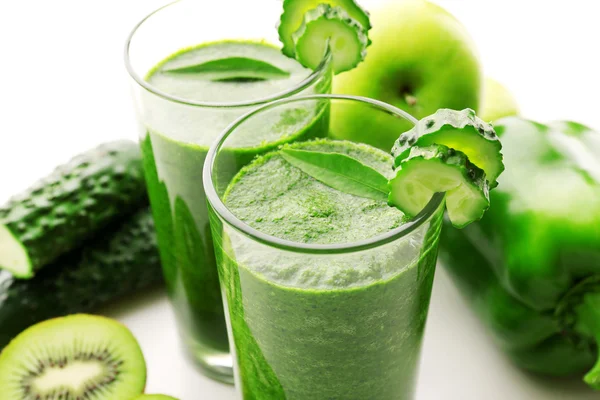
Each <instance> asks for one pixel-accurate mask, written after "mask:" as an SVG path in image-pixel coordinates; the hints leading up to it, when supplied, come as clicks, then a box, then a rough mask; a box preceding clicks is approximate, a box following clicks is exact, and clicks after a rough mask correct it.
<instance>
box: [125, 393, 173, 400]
mask: <svg viewBox="0 0 600 400" xmlns="http://www.w3.org/2000/svg"><path fill="white" fill-rule="evenodd" d="M133 400H179V399H176V398H175V397H171V396H167V395H164V394H143V395H141V396H140V397H136V398H135V399H133Z"/></svg>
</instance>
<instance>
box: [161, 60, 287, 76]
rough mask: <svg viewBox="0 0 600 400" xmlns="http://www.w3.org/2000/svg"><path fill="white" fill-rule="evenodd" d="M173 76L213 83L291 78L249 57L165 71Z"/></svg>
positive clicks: (269, 65)
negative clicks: (185, 76) (181, 75)
mask: <svg viewBox="0 0 600 400" xmlns="http://www.w3.org/2000/svg"><path fill="white" fill-rule="evenodd" d="M162 72H166V73H172V74H194V75H195V76H197V77H199V78H201V79H206V80H211V81H239V80H272V79H284V78H287V77H289V76H290V73H289V72H288V71H284V70H282V69H281V68H278V67H276V66H275V65H273V64H270V63H268V62H266V61H262V60H256V59H254V58H247V57H227V58H221V59H217V60H211V61H207V62H204V63H201V64H193V65H186V66H183V67H177V68H170V69H164V70H163V71H162Z"/></svg>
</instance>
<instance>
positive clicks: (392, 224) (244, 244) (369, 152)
mask: <svg viewBox="0 0 600 400" xmlns="http://www.w3.org/2000/svg"><path fill="white" fill-rule="evenodd" d="M324 105H329V106H330V107H331V110H332V114H331V115H332V118H335V117H336V115H338V116H339V115H344V114H345V112H342V111H348V110H353V111H354V112H359V113H361V115H362V116H363V117H364V118H365V119H366V122H368V121H371V125H372V126H375V125H376V124H375V122H377V123H379V124H384V125H386V126H388V127H389V128H390V129H398V131H399V132H401V131H402V129H403V127H404V125H405V124H406V121H405V120H408V121H409V122H411V123H414V122H415V121H414V119H413V118H412V117H410V116H408V115H407V114H406V113H404V112H402V111H401V110H399V109H397V108H395V107H392V106H390V105H386V104H384V103H380V102H377V101H375V100H370V99H365V98H349V97H344V96H335V95H316V96H308V97H305V96H303V97H295V98H291V99H284V100H280V101H276V102H273V103H270V104H268V105H266V106H264V107H262V108H260V109H257V110H254V111H252V112H250V113H249V114H247V115H245V116H244V117H241V118H240V119H238V120H237V121H236V122H235V123H233V124H232V125H230V127H229V128H228V129H227V130H226V131H225V132H224V133H223V135H222V136H221V137H220V139H219V140H218V141H217V142H216V144H215V145H213V147H211V150H210V151H209V154H208V156H207V159H206V163H205V167H204V186H205V189H206V193H207V198H208V200H209V203H210V208H209V210H210V217H211V227H212V230H213V237H214V244H215V251H216V257H217V264H218V268H219V275H220V278H221V286H222V290H223V293H224V300H225V302H226V315H227V321H228V328H229V334H230V335H231V338H232V339H231V343H232V345H233V349H232V351H233V353H234V355H235V357H234V360H235V372H236V386H237V388H238V390H239V396H240V397H239V398H240V399H244V400H281V399H286V400H307V399H310V400H331V399H340V400H350V399H356V400H366V399H373V400H412V399H413V398H414V393H415V382H416V375H417V366H418V362H419V358H420V352H421V342H422V339H423V330H424V327H425V322H426V319H427V312H428V307H429V299H430V296H431V288H432V284H433V276H434V273H435V264H436V259H437V248H438V241H439V235H440V230H441V222H442V217H443V212H444V194H442V193H437V194H434V195H433V197H432V198H431V200H430V201H429V203H428V204H427V206H426V207H425V209H424V210H423V211H422V212H420V213H419V214H418V215H417V216H415V217H414V218H411V217H408V216H407V215H405V214H404V213H403V212H402V211H400V210H399V209H397V208H395V207H391V206H389V205H388V203H387V200H386V198H377V199H373V198H371V197H363V196H361V195H359V194H356V193H353V192H352V191H350V192H348V191H345V190H344V188H346V189H347V188H348V186H349V184H348V179H352V178H354V179H360V176H356V175H352V176H351V177H350V178H348V176H347V175H345V172H347V171H351V170H353V171H356V169H352V168H346V169H345V171H343V172H341V170H342V168H338V169H337V170H336V169H335V168H334V169H331V168H329V167H327V165H331V163H333V162H331V163H329V164H328V162H323V163H320V162H315V157H319V159H320V160H321V161H323V159H324V158H326V159H329V157H331V156H334V157H335V160H336V161H335V162H336V163H337V164H338V165H344V166H348V165H350V166H351V165H352V163H350V164H348V159H349V158H351V159H354V162H360V163H362V164H364V165H365V166H366V167H370V168H371V169H373V170H375V171H377V172H379V174H381V175H383V176H384V177H385V178H388V179H390V178H391V177H393V176H394V170H393V168H392V167H393V159H392V157H391V156H390V154H389V153H385V152H383V151H381V150H379V149H376V148H373V147H371V146H368V145H365V144H360V143H354V142H348V141H335V140H330V139H316V140H307V141H298V142H295V143H293V144H289V145H285V146H282V147H280V148H278V149H275V150H274V151H271V152H269V153H267V154H266V155H263V156H260V157H257V158H255V159H254V160H253V161H252V162H251V163H250V164H248V165H247V166H245V167H244V168H243V169H242V170H240V171H239V172H238V173H237V174H236V175H235V177H233V178H231V176H230V174H229V173H228V172H229V170H228V169H227V168H224V166H225V165H227V164H228V163H229V162H230V160H231V158H230V156H229V155H228V150H227V148H228V146H229V144H230V143H235V142H236V141H237V140H238V138H237V137H238V135H245V134H246V132H247V130H248V129H252V130H254V131H257V132H263V131H265V132H266V131H268V130H269V129H271V126H270V124H269V123H268V121H269V120H270V118H271V117H272V116H273V115H277V114H278V113H279V112H281V110H285V109H289V108H298V107H300V108H304V109H312V108H317V109H318V108H321V107H324ZM338 112H339V113H338ZM346 115H347V114H346ZM332 122H333V123H332V124H331V127H332V129H334V128H335V127H336V126H337V127H339V126H340V124H342V125H343V124H344V121H343V120H337V121H333V120H332ZM262 123H266V124H265V125H262ZM366 125H368V124H366ZM347 129H353V127H352V126H348V127H347ZM358 129H363V128H362V127H358ZM372 133H373V134H376V132H372ZM291 154H296V156H297V157H300V158H296V159H294V158H293V157H294V156H291ZM302 154H304V156H300V155H302ZM309 155H310V156H309ZM290 157H292V158H290ZM304 157H308V158H304ZM323 157H324V158H323ZM294 160H295V161H294ZM299 160H300V162H298V161H299ZM307 160H312V161H313V162H311V161H307ZM318 168H321V169H320V171H322V170H323V169H326V170H328V171H330V172H331V174H329V175H328V176H329V183H330V184H331V183H332V180H334V179H336V181H335V182H333V184H332V185H330V184H325V183H323V182H322V181H321V180H319V179H317V178H315V177H314V175H311V172H315V169H318ZM333 171H335V172H333ZM223 172H226V174H225V175H226V176H225V177H224V176H223ZM317 175H319V174H318V173H317ZM322 176H323V175H321V177H322ZM332 177H333V178H332ZM338 178H339V179H338ZM226 180H228V181H229V182H228V185H227V187H226V188H225V190H223V189H222V187H223V184H224V181H226ZM350 186H352V185H350Z"/></svg>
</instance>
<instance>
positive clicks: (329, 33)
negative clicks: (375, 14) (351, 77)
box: [292, 4, 369, 74]
mask: <svg viewBox="0 0 600 400" xmlns="http://www.w3.org/2000/svg"><path fill="white" fill-rule="evenodd" d="M292 38H293V40H294V45H295V48H296V59H297V60H298V61H299V62H300V64H302V65H303V66H305V67H307V68H310V69H313V70H315V69H316V68H317V67H318V66H319V64H320V63H321V62H322V61H323V56H324V54H325V52H326V50H327V47H329V49H330V50H331V53H332V57H333V61H332V63H333V73H334V74H339V73H340V72H344V71H348V70H351V69H353V68H354V67H356V66H357V65H358V63H360V62H361V61H363V60H364V59H365V57H366V55H367V46H368V45H369V37H368V35H367V31H366V30H365V29H364V28H363V27H362V26H361V25H360V24H359V23H358V22H357V21H355V20H354V19H352V18H350V17H349V16H348V13H346V11H344V9H342V8H341V7H331V6H329V5H327V4H320V5H319V6H318V7H317V8H315V9H313V10H310V11H308V12H307V13H306V15H305V17H304V22H303V23H302V26H301V27H300V28H299V29H298V30H297V31H296V32H295V33H294V34H293V35H292Z"/></svg>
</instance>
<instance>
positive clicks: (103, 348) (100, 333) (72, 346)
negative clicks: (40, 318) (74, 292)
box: [0, 314, 146, 400]
mask: <svg viewBox="0 0 600 400" xmlns="http://www.w3.org/2000/svg"><path fill="white" fill-rule="evenodd" d="M145 386H146V363H145V361H144V356H143V354H142V351H141V349H140V346H139V344H138V342H137V341H136V339H135V338H134V336H133V334H132V333H131V332H130V331H129V330H128V329H127V328H126V327H125V326H124V325H121V324H120V323H118V322H117V321H114V320H111V319H109V318H105V317H99V316H92V315H85V314H77V315H71V316H67V317H62V318H55V319H50V320H47V321H45V322H41V323H39V324H37V325H34V326H32V327H30V328H28V329H26V330H25V331H23V332H22V333H21V334H20V335H19V336H17V337H16V338H15V339H14V340H13V341H12V342H11V343H10V344H9V345H8V346H6V347H5V348H4V350H3V351H2V353H1V354H0V388H2V389H1V390H0V398H2V400H40V399H43V400H84V399H85V400H116V399H122V400H127V399H132V398H134V397H137V396H139V395H140V394H141V393H143V392H144V387H145Z"/></svg>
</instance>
